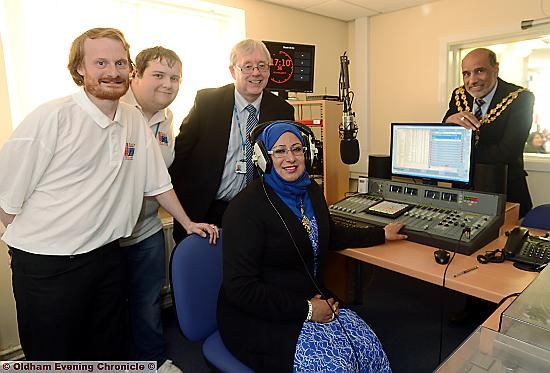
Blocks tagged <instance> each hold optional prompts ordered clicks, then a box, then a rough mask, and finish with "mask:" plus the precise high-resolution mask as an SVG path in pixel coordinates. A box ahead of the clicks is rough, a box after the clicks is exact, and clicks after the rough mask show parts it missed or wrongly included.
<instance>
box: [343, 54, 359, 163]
mask: <svg viewBox="0 0 550 373" xmlns="http://www.w3.org/2000/svg"><path fill="white" fill-rule="evenodd" d="M348 65H349V60H348V57H347V56H346V52H344V54H343V55H342V56H340V95H341V99H342V101H343V103H344V112H343V114H342V125H341V126H340V158H341V159H342V162H344V163H345V164H354V163H357V162H358V161H359V142H358V141H357V130H358V128H357V124H356V123H355V113H354V112H353V111H352V109H351V103H352V101H353V96H354V94H353V92H352V91H350V90H349V70H348ZM350 96H351V97H350Z"/></svg>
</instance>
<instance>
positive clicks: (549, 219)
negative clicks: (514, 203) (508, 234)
mask: <svg viewBox="0 0 550 373" xmlns="http://www.w3.org/2000/svg"><path fill="white" fill-rule="evenodd" d="M521 225H522V226H524V227H528V228H538V229H545V230H550V204H546V205H540V206H537V207H535V208H534V209H532V210H530V211H529V212H528V213H527V214H526V215H525V216H524V217H523V220H522V221H521Z"/></svg>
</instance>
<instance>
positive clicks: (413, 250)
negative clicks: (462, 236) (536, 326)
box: [338, 236, 537, 303]
mask: <svg viewBox="0 0 550 373" xmlns="http://www.w3.org/2000/svg"><path fill="white" fill-rule="evenodd" d="M505 242H506V236H501V237H499V238H498V239H496V240H494V241H492V242H490V243H489V244H488V245H486V246H485V247H483V248H482V249H480V250H479V251H477V252H475V253H474V254H472V255H462V254H456V255H455V257H454V259H453V260H452V262H451V264H450V265H449V268H448V269H447V273H446V276H445V287H446V288H449V289H452V290H456V291H459V292H461V293H465V294H469V295H473V296H475V297H478V298H482V299H486V300H488V301H491V302H494V303H498V302H500V301H501V299H503V298H504V297H506V296H508V295H509V294H513V293H518V292H522V291H523V289H525V288H526V287H527V285H529V284H530V283H531V281H533V279H534V278H535V277H536V276H537V273H533V272H526V271H522V270H520V269H517V268H515V267H514V266H513V263H512V262H509V261H505V262H504V263H489V264H479V263H478V262H477V259H476V256H477V255H478V254H483V253H485V251H487V250H495V249H497V248H502V247H503V246H504V244H505ZM434 250H436V249H435V248H433V247H431V246H426V245H422V244H418V243H414V242H410V241H391V242H387V243H385V244H383V245H378V246H373V247H369V248H362V249H346V250H343V251H340V252H338V254H340V255H344V256H346V257H349V258H353V259H356V260H359V261H361V262H364V263H370V264H374V265H376V266H379V267H383V268H386V269H389V270H392V271H395V272H398V273H402V274H405V275H408V276H411V277H414V278H418V279H420V280H423V281H427V282H430V283H432V284H436V285H440V286H442V285H443V274H444V272H445V266H444V265H441V264H437V263H436V262H435V260H434V256H433V252H434ZM475 265H477V266H478V267H479V268H478V269H476V270H474V271H471V272H468V273H466V274H463V275H461V276H458V277H453V275H454V274H456V273H459V272H460V271H463V270H465V269H467V268H471V267H473V266H475ZM338 295H340V294H338Z"/></svg>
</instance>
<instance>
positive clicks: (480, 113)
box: [474, 98, 485, 120]
mask: <svg viewBox="0 0 550 373" xmlns="http://www.w3.org/2000/svg"><path fill="white" fill-rule="evenodd" d="M484 103H485V101H483V99H482V98H476V105H477V108H476V112H475V113H474V115H475V116H476V118H477V120H481V117H483V111H482V110H481V107H482V106H483V104H484Z"/></svg>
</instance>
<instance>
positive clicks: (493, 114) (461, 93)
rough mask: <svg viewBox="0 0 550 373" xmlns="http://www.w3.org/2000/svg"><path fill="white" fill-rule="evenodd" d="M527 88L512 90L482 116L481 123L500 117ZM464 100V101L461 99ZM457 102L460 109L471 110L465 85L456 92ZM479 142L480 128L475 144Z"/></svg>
mask: <svg viewBox="0 0 550 373" xmlns="http://www.w3.org/2000/svg"><path fill="white" fill-rule="evenodd" d="M525 90H526V88H519V89H517V90H515V91H513V92H510V93H509V94H508V95H507V96H506V97H504V98H503V99H502V101H500V102H499V103H498V104H497V105H496V106H495V107H494V108H492V109H491V111H489V112H488V113H487V114H485V115H484V116H483V118H481V120H480V121H479V123H480V124H482V125H483V124H489V123H492V122H493V121H494V120H495V119H497V118H498V117H499V115H500V114H502V112H503V111H504V110H506V108H507V107H508V105H510V104H511V103H512V102H513V101H514V100H515V99H516V98H518V96H519V94H520V93H521V92H523V91H525ZM461 100H462V101H461ZM455 103H456V107H457V109H458V111H471V110H470V106H469V105H468V100H467V99H466V90H465V89H464V86H461V87H459V88H458V89H457V90H456V92H455ZM462 104H464V108H462ZM478 142H479V129H478V130H477V131H475V144H476V145H477V143H478Z"/></svg>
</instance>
